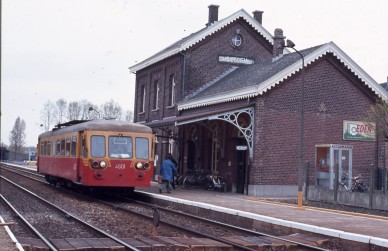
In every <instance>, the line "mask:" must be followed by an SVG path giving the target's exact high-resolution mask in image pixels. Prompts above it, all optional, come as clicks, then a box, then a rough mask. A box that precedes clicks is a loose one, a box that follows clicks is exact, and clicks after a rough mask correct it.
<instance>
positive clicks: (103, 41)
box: [1, 0, 388, 146]
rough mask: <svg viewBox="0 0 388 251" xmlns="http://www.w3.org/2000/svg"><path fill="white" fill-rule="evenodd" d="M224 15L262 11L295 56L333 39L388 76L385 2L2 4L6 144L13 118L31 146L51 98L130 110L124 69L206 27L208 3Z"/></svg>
mask: <svg viewBox="0 0 388 251" xmlns="http://www.w3.org/2000/svg"><path fill="white" fill-rule="evenodd" d="M210 4H216V5H219V6H220V7H219V16H218V17H219V19H222V18H224V17H227V16H229V15H231V14H233V13H234V12H236V11H238V10H240V9H244V10H246V11H247V12H248V13H250V14H251V13H252V12H253V11H255V10H261V11H264V14H263V26H264V28H265V29H267V30H268V31H269V32H270V33H271V34H273V31H274V30H275V29H276V28H281V29H283V32H284V35H285V36H286V37H287V39H291V40H292V41H293V42H294V43H295V44H296V46H295V48H296V49H298V50H301V49H304V48H308V47H312V46H315V45H319V44H323V43H327V42H330V41H333V42H334V43H336V44H337V45H338V46H339V47H340V48H341V49H342V50H343V51H344V52H345V53H346V54H348V55H349V56H350V57H351V58H352V59H353V60H354V61H355V62H356V63H357V64H358V65H359V66H360V67H362V68H363V69H364V70H365V71H366V72H367V73H368V74H369V75H371V76H372V78H374V79H375V80H376V81H377V82H378V83H383V82H387V76H388V47H387V43H388V16H387V13H388V1H386V0H369V1H365V0H340V1H339V0H325V1H311V0H294V1H289V0H278V1H273V0H225V1H221V0H213V1H211V0H34V1H30V0H3V1H2V13H1V16H2V23H1V33H2V34H1V35H2V36H1V39H2V40H1V50H2V51H1V142H2V143H5V144H7V145H8V144H9V133H10V131H11V130H12V128H13V125H14V123H15V120H16V118H17V117H20V118H21V119H23V120H24V121H25V122H26V145H27V146H35V145H36V144H37V138H38V135H39V134H40V133H42V132H43V131H42V129H41V127H40V126H39V125H40V124H41V123H42V121H41V110H42V109H43V104H44V103H45V102H46V101H48V100H51V101H56V100H58V99H60V98H63V99H65V100H66V101H68V102H71V101H80V100H81V99H87V100H89V101H91V102H92V103H94V104H97V105H100V104H103V103H105V102H106V101H109V100H110V99H113V100H114V101H116V102H118V103H119V105H120V106H121V107H122V108H123V109H124V110H126V109H129V110H133V106H134V87H135V75H133V74H130V73H129V70H128V67H130V66H133V65H134V64H136V63H138V62H140V61H142V60H144V59H146V58H147V57H149V56H152V55H153V54H155V53H156V52H158V51H160V50H162V49H164V48H165V47H167V46H168V45H170V44H172V43H174V42H175V41H177V40H179V39H180V38H182V37H185V36H187V35H189V34H191V33H193V32H196V31H198V30H199V29H201V28H203V27H204V26H205V24H206V23H207V21H208V6H209V5H210Z"/></svg>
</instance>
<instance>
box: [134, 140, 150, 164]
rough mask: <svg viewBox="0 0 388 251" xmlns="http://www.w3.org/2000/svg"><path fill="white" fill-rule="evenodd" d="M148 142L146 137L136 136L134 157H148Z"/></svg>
mask: <svg viewBox="0 0 388 251" xmlns="http://www.w3.org/2000/svg"><path fill="white" fill-rule="evenodd" d="M148 146H149V143H148V139H147V138H136V150H135V151H136V158H137V159H148V158H149V147H148Z"/></svg>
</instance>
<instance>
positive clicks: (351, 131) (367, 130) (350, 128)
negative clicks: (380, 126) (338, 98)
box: [343, 120, 376, 141]
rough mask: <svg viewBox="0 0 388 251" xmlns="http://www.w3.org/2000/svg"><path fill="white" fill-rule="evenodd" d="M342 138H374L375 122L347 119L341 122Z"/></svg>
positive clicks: (371, 139)
mask: <svg viewBox="0 0 388 251" xmlns="http://www.w3.org/2000/svg"><path fill="white" fill-rule="evenodd" d="M343 138H344V140H362V141H375V140H376V124H375V123H372V122H365V121H348V120H344V122H343Z"/></svg>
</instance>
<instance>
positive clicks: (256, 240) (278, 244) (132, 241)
mask: <svg viewBox="0 0 388 251" xmlns="http://www.w3.org/2000/svg"><path fill="white" fill-rule="evenodd" d="M283 238H288V239H290V240H295V241H299V242H303V243H305V244H308V245H312V246H325V245H327V244H329V240H327V239H322V238H317V237H314V238H312V237H311V236H308V235H303V234H293V235H289V236H283ZM223 239H225V240H228V241H232V242H235V243H238V244H240V245H242V246H245V247H249V248H253V249H256V250H273V251H276V250H304V249H303V248H301V247H300V246H298V245H296V244H292V243H289V242H285V241H282V240H278V239H273V238H269V237H256V236H251V237H247V236H230V237H224V238H223ZM122 240H123V241H124V242H126V243H128V244H129V245H131V246H134V247H136V248H138V249H140V250H150V251H151V250H152V251H157V250H171V251H174V250H179V251H184V250H191V251H197V250H198V251H203V250H220V251H232V250H234V248H233V247H232V246H231V245H228V244H225V243H222V242H219V241H216V240H212V239H208V238H185V237H163V236H156V237H154V238H148V237H138V238H122ZM18 241H19V243H20V244H21V245H22V246H23V248H24V249H25V250H26V251H36V250H39V251H46V250H47V251H49V248H48V247H47V246H45V244H44V243H43V242H42V241H41V240H39V239H34V238H25V237H18ZM50 241H51V243H52V244H53V245H54V246H55V247H56V248H58V250H66V251H72V250H115V251H121V250H122V251H125V250H126V249H125V247H124V246H122V245H120V244H118V243H116V242H115V241H113V240H111V239H108V238H66V239H50ZM306 250H308V249H306Z"/></svg>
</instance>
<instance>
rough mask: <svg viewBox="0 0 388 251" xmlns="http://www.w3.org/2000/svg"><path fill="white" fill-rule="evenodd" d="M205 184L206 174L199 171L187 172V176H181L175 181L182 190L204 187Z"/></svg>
mask: <svg viewBox="0 0 388 251" xmlns="http://www.w3.org/2000/svg"><path fill="white" fill-rule="evenodd" d="M205 182H206V172H205V171H204V170H203V169H201V170H194V171H189V173H188V174H187V175H182V176H180V177H178V179H177V185H178V186H179V187H181V188H184V189H191V188H192V187H194V186H204V185H205Z"/></svg>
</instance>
